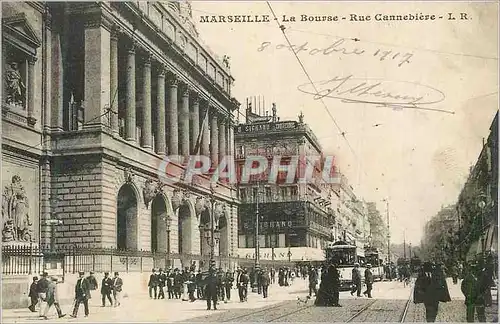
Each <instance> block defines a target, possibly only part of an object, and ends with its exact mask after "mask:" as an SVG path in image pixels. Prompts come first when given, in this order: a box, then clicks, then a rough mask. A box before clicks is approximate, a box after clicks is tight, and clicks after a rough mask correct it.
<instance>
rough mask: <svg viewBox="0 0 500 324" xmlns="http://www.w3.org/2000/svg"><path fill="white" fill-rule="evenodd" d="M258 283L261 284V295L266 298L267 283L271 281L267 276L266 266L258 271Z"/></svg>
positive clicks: (267, 292) (267, 291)
mask: <svg viewBox="0 0 500 324" xmlns="http://www.w3.org/2000/svg"><path fill="white" fill-rule="evenodd" d="M259 281H260V284H261V285H262V295H263V297H264V298H267V297H268V295H269V284H270V283H271V278H270V277H269V271H267V269H266V268H264V269H262V270H261V271H260V279H259Z"/></svg>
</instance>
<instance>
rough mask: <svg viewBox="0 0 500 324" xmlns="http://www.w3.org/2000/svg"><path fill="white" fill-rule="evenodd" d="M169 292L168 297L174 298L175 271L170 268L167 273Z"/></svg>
mask: <svg viewBox="0 0 500 324" xmlns="http://www.w3.org/2000/svg"><path fill="white" fill-rule="evenodd" d="M167 293H168V299H172V298H174V273H173V272H172V269H169V270H168V274H167Z"/></svg>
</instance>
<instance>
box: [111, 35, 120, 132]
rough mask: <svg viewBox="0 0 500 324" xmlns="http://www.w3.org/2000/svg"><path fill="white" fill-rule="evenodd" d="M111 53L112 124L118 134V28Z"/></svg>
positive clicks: (112, 38) (112, 36) (113, 38)
mask: <svg viewBox="0 0 500 324" xmlns="http://www.w3.org/2000/svg"><path fill="white" fill-rule="evenodd" d="M110 55H111V58H110V67H109V71H110V77H109V81H110V82H109V86H110V95H111V96H110V99H109V104H110V108H111V112H110V113H109V114H110V119H111V120H110V122H111V125H110V126H111V130H112V131H113V134H116V135H118V132H119V128H118V30H117V29H116V28H115V29H113V30H112V31H111V39H110Z"/></svg>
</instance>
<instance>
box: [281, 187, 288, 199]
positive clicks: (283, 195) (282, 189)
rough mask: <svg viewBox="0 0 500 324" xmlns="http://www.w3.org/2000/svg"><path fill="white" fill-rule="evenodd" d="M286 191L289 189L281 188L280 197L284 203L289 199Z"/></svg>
mask: <svg viewBox="0 0 500 324" xmlns="http://www.w3.org/2000/svg"><path fill="white" fill-rule="evenodd" d="M286 189H287V188H286V187H282V188H280V197H281V200H283V201H284V200H286V198H287V195H286V194H287V190H286Z"/></svg>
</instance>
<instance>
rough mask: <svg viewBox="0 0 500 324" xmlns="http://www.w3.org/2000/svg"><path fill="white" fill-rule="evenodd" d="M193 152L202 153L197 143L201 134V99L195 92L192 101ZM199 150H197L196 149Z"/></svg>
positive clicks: (191, 135) (191, 137) (191, 138)
mask: <svg viewBox="0 0 500 324" xmlns="http://www.w3.org/2000/svg"><path fill="white" fill-rule="evenodd" d="M190 119H191V134H190V140H191V153H192V154H200V144H201V143H197V141H198V136H199V135H200V99H199V95H198V94H197V93H195V92H193V96H192V101H191V118H190ZM195 150H197V151H195Z"/></svg>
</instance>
